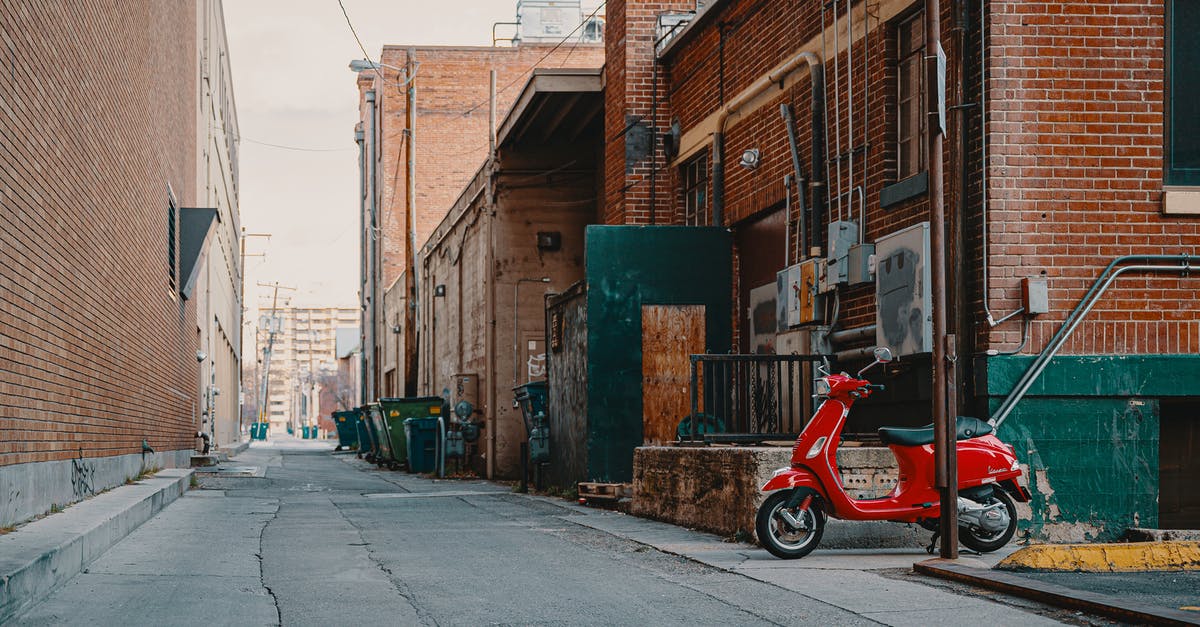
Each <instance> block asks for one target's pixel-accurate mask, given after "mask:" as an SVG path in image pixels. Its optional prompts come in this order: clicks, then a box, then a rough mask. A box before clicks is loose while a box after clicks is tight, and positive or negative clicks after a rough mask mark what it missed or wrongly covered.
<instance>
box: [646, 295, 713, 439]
mask: <svg viewBox="0 0 1200 627" xmlns="http://www.w3.org/2000/svg"><path fill="white" fill-rule="evenodd" d="M704 338H705V319H704V305H643V306H642V438H643V441H644V442H645V443H646V444H650V445H655V444H664V443H667V442H673V441H675V429H676V428H677V427H678V425H679V421H680V420H682V419H683V418H684V417H685V416H687V415H688V414H690V413H691V411H692V396H691V385H692V366H691V361H690V359H689V356H691V355H693V354H698V353H703V352H704Z"/></svg>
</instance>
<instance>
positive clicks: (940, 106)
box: [937, 41, 946, 136]
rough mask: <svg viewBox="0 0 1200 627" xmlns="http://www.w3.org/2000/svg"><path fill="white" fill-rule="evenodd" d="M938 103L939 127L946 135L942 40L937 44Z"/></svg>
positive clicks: (944, 73)
mask: <svg viewBox="0 0 1200 627" xmlns="http://www.w3.org/2000/svg"><path fill="white" fill-rule="evenodd" d="M937 99H938V100H937V103H938V129H939V130H941V132H942V135H943V136H945V135H946V51H945V50H943V49H942V42H940V41H939V42H938V44H937Z"/></svg>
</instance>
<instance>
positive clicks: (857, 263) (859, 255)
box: [847, 244, 875, 285]
mask: <svg viewBox="0 0 1200 627" xmlns="http://www.w3.org/2000/svg"><path fill="white" fill-rule="evenodd" d="M847 259H848V264H849V270H850V276H849V282H850V285H861V284H863V283H871V282H872V281H874V280H875V245H874V244H855V245H853V246H851V247H850V254H849V255H848V256H847Z"/></svg>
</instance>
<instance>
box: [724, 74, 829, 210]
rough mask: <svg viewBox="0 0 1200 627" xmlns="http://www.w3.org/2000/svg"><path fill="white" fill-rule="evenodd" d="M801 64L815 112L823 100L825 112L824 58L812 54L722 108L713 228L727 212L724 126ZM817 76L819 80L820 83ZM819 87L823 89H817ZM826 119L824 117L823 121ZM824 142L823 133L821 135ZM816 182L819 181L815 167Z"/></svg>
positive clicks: (763, 78) (758, 82)
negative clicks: (806, 72)
mask: <svg viewBox="0 0 1200 627" xmlns="http://www.w3.org/2000/svg"><path fill="white" fill-rule="evenodd" d="M802 63H807V64H808V68H809V74H810V75H811V76H812V78H811V84H812V89H813V97H812V99H813V103H814V104H813V109H814V112H815V111H816V108H817V102H818V101H820V106H821V110H822V111H823V110H824V106H825V98H824V87H825V80H824V78H825V73H824V70H823V69H822V65H821V58H820V57H818V56H817V55H816V53H813V52H807V51H805V52H801V53H799V54H797V55H796V56H794V57H792V58H791V59H788V61H787V62H786V63H784V64H783V65H781V66H779V68H777V69H775V70H774V71H772V72H770V73H767V74H764V75H762V76H760V77H758V80H756V81H754V82H753V83H751V85H750V86H749V87H747V88H746V90H745V91H743V92H742V93H740V94H738V95H737V96H736V97H734V99H733V100H730V101H729V103H728V104H726V105H725V106H724V107H721V110H720V111H719V112H718V113H717V130H716V131H714V132H713V145H712V223H713V226H722V220H723V215H722V214H723V213H724V210H725V124H726V123H728V121H729V116H731V115H733V114H734V113H737V111H738V109H740V108H741V107H743V106H745V105H746V103H748V102H750V101H751V100H752V99H753V98H755V97H756V96H758V95H759V94H761V93H763V92H764V91H766V90H767V89H769V88H770V87H771V86H772V85H774V84H776V83H778V82H780V81H782V80H783V79H784V78H785V77H787V75H788V74H791V73H792V72H794V71H795V70H796V68H798V67H800V65H801V64H802ZM818 76H819V77H820V79H819V80H818ZM818 88H820V89H818ZM823 120H824V118H823V117H822V121H823ZM816 137H817V135H816V133H815V128H814V134H813V139H814V141H813V146H814V148H813V154H814V155H815V154H817V151H816V146H818V145H819V144H818V143H817V142H816ZM821 137H822V139H824V134H823V133H822V135H821ZM813 179H814V180H819V179H817V177H816V175H815V168H814V176H813Z"/></svg>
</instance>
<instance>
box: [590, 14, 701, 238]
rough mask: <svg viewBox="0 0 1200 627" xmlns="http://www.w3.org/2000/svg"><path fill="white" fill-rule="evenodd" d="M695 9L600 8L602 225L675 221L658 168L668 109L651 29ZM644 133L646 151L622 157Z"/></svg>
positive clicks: (666, 183) (666, 182) (667, 187)
mask: <svg viewBox="0 0 1200 627" xmlns="http://www.w3.org/2000/svg"><path fill="white" fill-rule="evenodd" d="M695 8H696V3H695V0H665V1H664V0H654V1H644V0H634V1H627V0H610V2H609V3H608V4H607V5H606V7H605V11H606V23H605V31H606V32H605V34H604V40H605V45H606V48H607V52H606V59H605V66H604V68H605V74H606V77H605V78H606V82H605V94H604V100H605V102H604V136H605V145H604V154H605V177H604V201H605V202H604V211H603V220H604V222H605V223H606V224H652V223H657V224H670V223H672V222H673V221H674V216H673V215H672V214H673V211H674V207H673V204H672V203H671V202H670V201H669V199H668V198H667V196H668V195H670V194H671V189H672V188H671V186H670V184H669V180H668V178H667V175H666V172H664V171H663V169H662V164H663V152H662V143H661V142H660V141H659V139H658V136H659V135H660V134H662V133H664V132H666V130H667V129H668V128H669V127H670V124H671V121H670V120H671V117H670V113H671V111H670V109H669V107H668V102H667V99H668V90H667V80H666V74H665V73H664V72H663V71H662V69H661V68H660V70H659V73H660V75H659V76H658V77H657V82H656V78H655V67H654V56H655V55H654V42H655V28H656V24H657V19H658V16H659V15H660V14H662V13H680V12H686V11H690V10H693V9H695ZM655 87H657V92H658V95H657V103H656V98H655ZM656 104H657V106H656ZM646 132H648V133H649V142H650V144H649V152H645V153H640V154H639V153H637V152H636V151H635V152H634V153H627V149H628V148H629V146H627V143H628V142H630V141H631V137H632V136H633V135H634V134H638V133H646ZM627 155H628V156H627ZM660 207H661V208H662V211H661V214H660V209H659V208H660Z"/></svg>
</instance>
